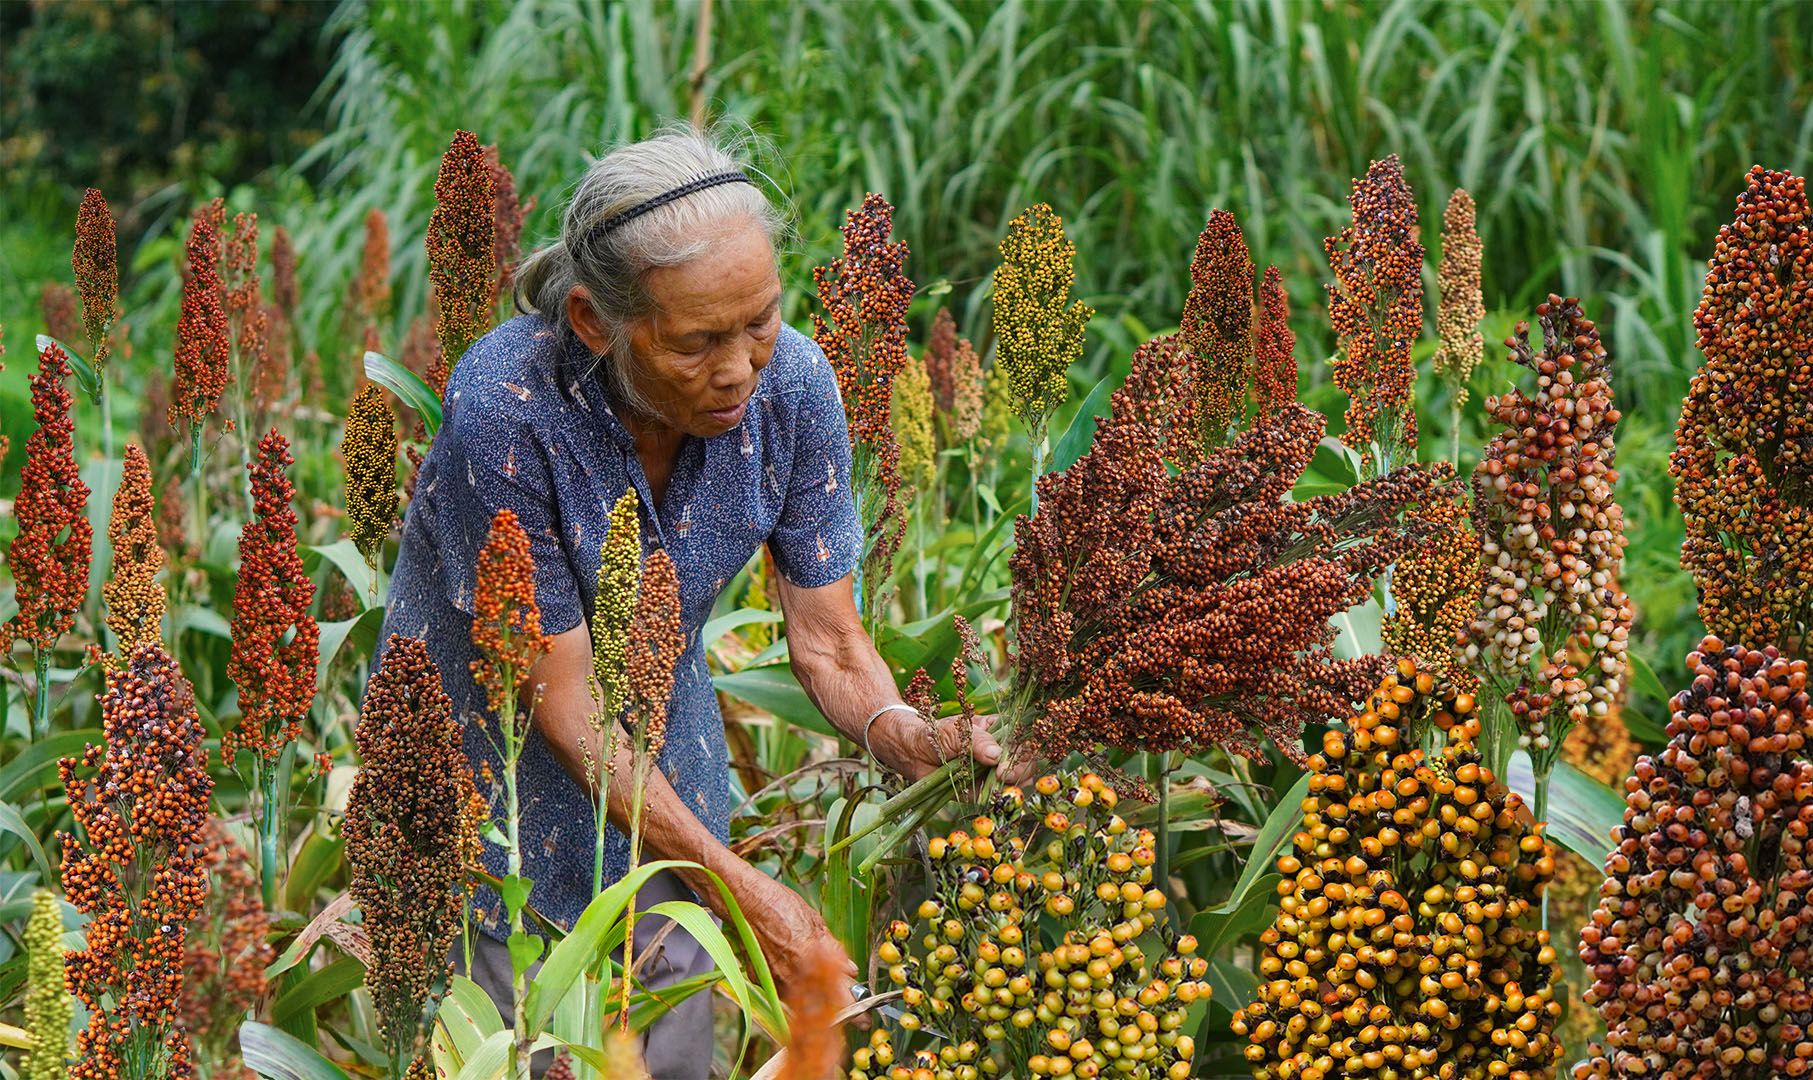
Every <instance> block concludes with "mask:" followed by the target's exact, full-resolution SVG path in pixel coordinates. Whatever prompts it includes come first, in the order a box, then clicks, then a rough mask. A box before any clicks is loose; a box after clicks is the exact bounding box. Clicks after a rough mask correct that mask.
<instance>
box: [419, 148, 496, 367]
mask: <svg viewBox="0 0 1813 1080" xmlns="http://www.w3.org/2000/svg"><path fill="white" fill-rule="evenodd" d="M495 201H496V196H495V193H494V191H493V188H492V180H491V168H490V166H489V165H488V164H486V162H485V153H484V150H483V149H482V148H481V147H480V146H479V144H478V139H477V138H475V137H474V136H473V134H472V133H471V132H470V131H460V132H456V133H455V134H454V136H453V142H452V144H451V145H449V146H448V147H447V152H446V153H445V154H443V155H442V156H441V171H440V174H439V175H438V176H437V177H436V178H435V181H434V213H433V215H431V216H430V217H429V219H428V236H427V240H426V243H427V247H428V281H429V284H430V286H431V287H432V289H433V293H434V301H435V303H436V305H437V306H438V310H439V316H438V318H437V319H436V322H435V334H436V336H438V337H439V338H440V341H441V353H442V355H444V356H445V357H446V358H447V362H448V364H454V363H457V362H458V361H459V359H460V357H462V356H464V355H466V349H467V348H468V347H470V346H471V344H472V343H473V342H474V341H477V340H478V339H479V337H480V336H481V335H483V334H484V332H485V331H486V330H488V329H490V327H491V309H492V304H491V301H492V298H493V297H494V296H496V287H495V282H496V278H497V251H496V242H497V219H496V213H497V208H496V205H495Z"/></svg>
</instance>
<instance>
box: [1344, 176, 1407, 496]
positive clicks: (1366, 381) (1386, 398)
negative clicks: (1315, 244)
mask: <svg viewBox="0 0 1813 1080" xmlns="http://www.w3.org/2000/svg"><path fill="white" fill-rule="evenodd" d="M1352 203H1353V221H1352V222H1351V223H1350V224H1348V225H1347V227H1345V228H1343V229H1342V230H1341V233H1340V235H1338V236H1331V237H1329V238H1328V239H1327V241H1326V242H1325V243H1324V245H1323V246H1324V247H1325V248H1326V249H1327V251H1328V261H1329V265H1330V266H1331V267H1332V268H1333V270H1334V277H1335V280H1334V281H1333V282H1332V283H1330V284H1329V286H1328V317H1329V320H1330V321H1331V322H1332V323H1333V324H1334V330H1335V334H1336V336H1337V337H1339V338H1340V342H1341V343H1340V351H1339V353H1338V354H1337V355H1336V356H1335V361H1334V379H1335V385H1337V386H1339V387H1340V388H1341V389H1342V390H1343V391H1345V392H1346V393H1347V396H1348V398H1349V399H1351V400H1350V402H1349V404H1348V406H1347V430H1346V431H1345V432H1343V433H1342V435H1341V441H1342V442H1344V443H1346V444H1347V445H1348V446H1350V447H1353V448H1354V449H1356V450H1363V449H1365V447H1366V445H1367V444H1368V443H1373V442H1376V443H1377V444H1378V445H1379V446H1380V447H1381V448H1382V449H1383V450H1384V451H1385V454H1386V459H1387V460H1388V461H1390V462H1391V463H1394V464H1395V463H1399V462H1405V461H1411V460H1414V457H1415V450H1416V412H1415V410H1414V409H1413V408H1412V407H1411V402H1410V394H1411V389H1412V386H1413V384H1414V383H1415V381H1416V364H1415V362H1414V361H1413V360H1412V359H1411V356H1410V352H1411V348H1412V347H1413V346H1414V345H1415V344H1416V337H1417V334H1418V333H1420V332H1421V331H1422V327H1423V245H1422V242H1421V240H1419V239H1418V233H1417V222H1416V200H1415V198H1413V197H1412V196H1411V194H1410V185H1409V184H1408V183H1406V182H1405V180H1404V166H1403V163H1402V162H1401V161H1399V160H1398V156H1397V155H1396V154H1392V155H1390V156H1388V157H1386V158H1385V159H1384V160H1382V161H1375V162H1373V163H1372V165H1371V166H1370V167H1369V168H1367V170H1366V175H1365V176H1364V177H1362V178H1360V179H1358V180H1355V181H1354V182H1353V196H1352ZM1368 468H1369V469H1371V468H1372V466H1368Z"/></svg>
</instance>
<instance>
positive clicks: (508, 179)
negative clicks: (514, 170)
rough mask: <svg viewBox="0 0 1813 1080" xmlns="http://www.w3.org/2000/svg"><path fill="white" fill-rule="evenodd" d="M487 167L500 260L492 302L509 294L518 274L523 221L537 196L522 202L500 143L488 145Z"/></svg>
mask: <svg viewBox="0 0 1813 1080" xmlns="http://www.w3.org/2000/svg"><path fill="white" fill-rule="evenodd" d="M485 166H486V168H488V169H489V170H490V171H491V193H492V196H491V202H492V208H493V218H494V220H495V222H496V225H495V227H494V228H495V235H496V238H495V240H494V241H493V242H492V251H493V253H494V257H495V261H496V263H497V296H496V297H495V298H493V300H492V303H494V304H495V303H496V302H497V301H498V300H501V299H503V298H504V297H505V296H508V295H509V294H510V284H511V282H512V281H513V280H514V279H515V277H516V263H517V260H519V259H520V258H522V230H523V221H524V219H526V218H527V217H528V216H529V212H530V211H532V210H534V209H535V196H533V195H531V196H529V201H527V202H524V201H522V199H521V197H520V196H518V195H517V193H516V177H515V176H514V175H512V174H511V172H510V169H509V167H508V166H506V165H505V164H504V162H503V159H502V158H501V157H500V156H499V155H498V152H497V145H496V144H495V143H493V144H492V145H490V146H487V147H485Z"/></svg>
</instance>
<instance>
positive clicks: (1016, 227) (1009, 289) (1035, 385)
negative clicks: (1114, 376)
mask: <svg viewBox="0 0 1813 1080" xmlns="http://www.w3.org/2000/svg"><path fill="white" fill-rule="evenodd" d="M1075 260H1076V245H1075V244H1073V243H1071V242H1070V239H1069V238H1068V237H1066V236H1065V235H1064V219H1063V218H1061V217H1059V216H1058V215H1057V214H1056V213H1055V212H1053V211H1052V209H1051V207H1049V206H1047V205H1045V204H1044V203H1038V204H1037V205H1035V206H1031V207H1028V208H1027V209H1025V210H1023V211H1021V212H1020V214H1019V215H1018V216H1016V217H1015V218H1014V219H1013V220H1012V221H1010V222H1008V223H1007V235H1006V236H1005V237H1003V238H1002V240H1001V265H1000V266H998V267H996V268H995V292H994V303H995V367H996V369H997V370H999V371H1001V372H1002V373H1004V374H1005V375H1006V376H1007V381H1008V388H1009V389H1010V390H1011V391H1012V400H1013V407H1014V412H1015V413H1017V414H1018V415H1019V417H1020V421H1021V422H1022V423H1024V424H1025V425H1026V432H1027V436H1028V438H1030V439H1031V441H1032V458H1033V464H1032V471H1033V479H1034V480H1035V481H1037V479H1038V477H1039V474H1040V473H1042V472H1043V471H1044V462H1045V428H1046V424H1047V423H1048V422H1049V421H1050V419H1051V414H1052V411H1053V410H1055V409H1056V408H1057V407H1058V406H1059V405H1062V404H1063V403H1064V399H1065V398H1066V397H1068V396H1069V393H1070V365H1071V364H1074V363H1076V360H1077V357H1079V356H1081V355H1083V328H1084V326H1086V325H1087V324H1088V322H1089V319H1090V317H1091V316H1093V315H1094V314H1095V311H1094V310H1093V309H1091V308H1090V307H1089V306H1088V305H1087V304H1085V303H1083V302H1082V301H1081V300H1077V301H1075V302H1072V301H1071V299H1070V286H1071V284H1072V283H1073V282H1075V280H1076V270H1075V268H1074V266H1073V265H1072V264H1073V263H1074V262H1075ZM1032 503H1033V510H1034V512H1035V513H1036V512H1037V511H1038V505H1039V497H1038V491H1037V488H1036V487H1035V489H1034V492H1033V500H1032Z"/></svg>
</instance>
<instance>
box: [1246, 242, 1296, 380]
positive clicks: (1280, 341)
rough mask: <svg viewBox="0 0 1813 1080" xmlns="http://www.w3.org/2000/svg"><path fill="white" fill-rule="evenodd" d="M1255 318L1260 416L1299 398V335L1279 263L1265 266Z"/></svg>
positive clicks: (1255, 355) (1254, 348)
mask: <svg viewBox="0 0 1813 1080" xmlns="http://www.w3.org/2000/svg"><path fill="white" fill-rule="evenodd" d="M1257 307H1258V310H1257V311H1256V312H1255V314H1254V321H1253V394H1254V396H1255V397H1256V398H1258V402H1259V412H1260V414H1261V415H1263V414H1265V413H1268V412H1271V411H1272V410H1273V409H1276V408H1277V407H1278V406H1280V405H1282V404H1284V403H1285V402H1287V401H1295V400H1297V356H1296V350H1297V335H1296V334H1294V333H1292V332H1291V327H1290V316H1291V308H1290V295H1289V294H1288V293H1286V292H1285V291H1284V275H1282V274H1280V273H1279V272H1278V268H1277V267H1276V266H1268V267H1266V268H1265V280H1263V281H1261V282H1260V283H1259V300H1258V305H1257Z"/></svg>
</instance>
